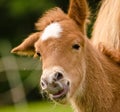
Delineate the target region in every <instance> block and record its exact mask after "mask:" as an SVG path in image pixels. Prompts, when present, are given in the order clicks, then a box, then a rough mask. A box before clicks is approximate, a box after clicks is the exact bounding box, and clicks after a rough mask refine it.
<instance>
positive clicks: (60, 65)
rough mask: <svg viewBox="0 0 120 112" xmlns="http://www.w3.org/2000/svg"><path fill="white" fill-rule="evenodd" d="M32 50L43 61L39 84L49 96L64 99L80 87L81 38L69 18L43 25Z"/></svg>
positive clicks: (82, 43) (61, 100) (82, 41)
mask: <svg viewBox="0 0 120 112" xmlns="http://www.w3.org/2000/svg"><path fill="white" fill-rule="evenodd" d="M35 51H36V53H37V54H38V55H41V59H42V64H43V65H42V68H43V73H42V76H41V80H40V85H41V87H42V90H43V91H45V92H47V93H48V94H49V96H50V98H51V99H53V100H56V101H58V102H62V103H63V101H66V99H67V98H71V97H73V96H74V95H75V94H76V93H77V91H80V90H81V89H82V81H83V80H84V67H85V64H84V39H83V37H82V34H81V33H80V32H79V30H78V27H77V26H76V24H75V23H74V22H73V21H72V20H67V21H61V22H53V23H51V24H49V25H48V26H46V28H45V29H44V30H43V31H42V33H41V34H40V38H39V40H38V41H37V42H36V43H35ZM80 84H81V86H80Z"/></svg>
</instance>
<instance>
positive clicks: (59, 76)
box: [55, 72, 63, 80]
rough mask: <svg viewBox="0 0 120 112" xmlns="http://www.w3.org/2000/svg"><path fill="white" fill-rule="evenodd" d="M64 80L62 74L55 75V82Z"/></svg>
mask: <svg viewBox="0 0 120 112" xmlns="http://www.w3.org/2000/svg"><path fill="white" fill-rule="evenodd" d="M62 78H63V75H62V73H60V72H57V73H55V80H60V79H62Z"/></svg>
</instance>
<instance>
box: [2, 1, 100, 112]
mask: <svg viewBox="0 0 120 112" xmlns="http://www.w3.org/2000/svg"><path fill="white" fill-rule="evenodd" d="M99 1H100V0H88V3H89V6H90V10H91V16H90V19H91V21H92V22H91V23H90V24H89V26H88V37H91V31H92V26H93V23H94V21H95V16H96V13H97V10H96V9H98V8H99ZM68 4H69V0H29V1H28V0H0V112H5V109H6V112H10V109H9V108H8V110H7V107H9V106H10V107H12V108H14V109H13V110H12V112H17V111H20V109H19V107H21V105H22V106H23V110H24V111H25V112H27V111H28V110H25V109H29V103H30V104H31V103H32V104H33V103H36V102H39V103H41V102H42V103H41V104H44V103H43V102H44V101H46V100H49V99H47V98H45V97H43V95H42V92H41V90H40V86H39V80H40V75H41V72H42V71H41V62H40V61H39V59H33V58H32V57H20V56H16V55H13V54H10V51H11V49H12V48H13V47H15V46H17V45H18V44H20V43H21V42H22V41H23V40H24V39H25V38H26V37H27V36H28V35H29V34H31V33H32V32H35V28H34V23H35V22H36V21H37V20H38V18H39V17H41V15H42V14H43V13H44V12H45V11H47V10H48V9H50V8H53V7H56V6H58V7H60V8H62V9H63V10H64V11H65V12H67V9H68ZM32 104H31V105H32ZM45 104H46V103H45ZM33 105H34V104H33ZM36 105H37V104H36ZM47 105H51V103H50V104H48V103H47ZM33 107H34V106H33ZM42 107H43V105H42ZM36 108H37V107H36ZM31 110H32V109H31ZM33 110H34V109H33ZM38 110H39V112H43V111H42V108H41V107H40V106H39V104H38ZM47 110H48V111H49V109H47ZM53 110H54V109H53ZM53 110H52V112H54V111H56V110H54V111H53ZM66 111H67V110H66ZM66 111H65V109H64V111H62V112H66ZM34 112H36V110H35V111H34ZM46 112H47V111H46ZM69 112H70V110H69Z"/></svg>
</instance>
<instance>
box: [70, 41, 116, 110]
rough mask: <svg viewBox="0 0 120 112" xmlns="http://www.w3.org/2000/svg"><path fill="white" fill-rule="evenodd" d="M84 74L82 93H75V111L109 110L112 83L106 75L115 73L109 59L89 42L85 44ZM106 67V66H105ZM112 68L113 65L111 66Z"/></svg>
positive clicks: (111, 98) (111, 97)
mask: <svg viewBox="0 0 120 112" xmlns="http://www.w3.org/2000/svg"><path fill="white" fill-rule="evenodd" d="M86 51H87V52H86V59H85V60H86V75H85V81H84V87H83V88H84V89H83V91H82V93H83V94H82V95H80V93H81V92H80V90H79V91H78V92H77V93H76V95H75V98H73V99H74V101H73V102H74V103H73V102H72V104H73V106H74V107H75V108H77V110H76V112H81V111H80V110H82V112H110V107H111V106H112V100H113V85H112V84H111V83H110V78H109V77H108V75H110V74H112V75H115V71H114V70H113V69H110V67H109V63H110V62H109V61H108V60H107V59H106V57H104V56H103V55H102V54H100V53H99V51H96V50H95V49H94V48H93V47H92V46H91V45H90V46H89V43H88V44H87V46H86ZM107 67H108V68H107ZM113 68H114V67H113Z"/></svg>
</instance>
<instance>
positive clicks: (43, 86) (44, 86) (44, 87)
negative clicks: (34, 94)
mask: <svg viewBox="0 0 120 112" xmlns="http://www.w3.org/2000/svg"><path fill="white" fill-rule="evenodd" d="M41 87H42V88H43V89H46V88H47V82H46V81H43V80H41Z"/></svg>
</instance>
